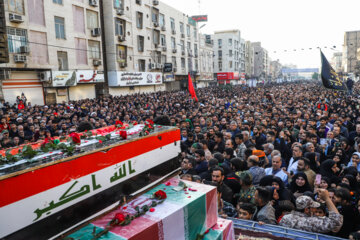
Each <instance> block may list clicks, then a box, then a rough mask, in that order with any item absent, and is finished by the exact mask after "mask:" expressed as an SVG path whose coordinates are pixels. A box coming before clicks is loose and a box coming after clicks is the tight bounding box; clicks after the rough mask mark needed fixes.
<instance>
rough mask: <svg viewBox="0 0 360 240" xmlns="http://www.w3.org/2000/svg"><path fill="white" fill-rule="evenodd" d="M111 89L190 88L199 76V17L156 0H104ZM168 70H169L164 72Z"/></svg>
mask: <svg viewBox="0 0 360 240" xmlns="http://www.w3.org/2000/svg"><path fill="white" fill-rule="evenodd" d="M103 9H104V13H106V14H104V25H105V26H106V27H105V39H106V40H105V44H106V48H107V49H106V60H107V64H108V65H107V66H108V69H107V70H108V79H109V93H110V94H112V95H124V94H129V93H138V92H154V91H161V90H177V89H180V88H186V86H187V78H188V73H189V72H191V73H192V75H193V78H197V77H198V76H199V74H198V69H199V39H198V38H199V35H198V28H197V23H196V22H194V21H193V20H192V19H190V18H189V17H188V16H186V15H185V14H184V13H182V12H180V11H178V10H176V9H174V8H172V7H170V6H168V5H166V4H163V3H162V2H159V1H156V0H142V1H141V0H139V1H132V0H115V1H103ZM163 71H164V75H163V74H162V73H163Z"/></svg>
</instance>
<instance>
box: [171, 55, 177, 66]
mask: <svg viewBox="0 0 360 240" xmlns="http://www.w3.org/2000/svg"><path fill="white" fill-rule="evenodd" d="M171 62H172V65H173V67H174V68H175V67H177V64H176V57H171Z"/></svg>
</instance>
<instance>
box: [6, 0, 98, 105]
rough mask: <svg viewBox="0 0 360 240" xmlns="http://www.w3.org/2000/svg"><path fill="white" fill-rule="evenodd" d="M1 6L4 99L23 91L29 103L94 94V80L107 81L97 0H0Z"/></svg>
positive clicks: (87, 96)
mask: <svg viewBox="0 0 360 240" xmlns="http://www.w3.org/2000/svg"><path fill="white" fill-rule="evenodd" d="M0 6H1V8H2V9H1V12H3V13H4V14H3V15H1V14H0V18H2V21H0V23H2V24H1V25H2V27H3V28H5V26H6V32H5V33H4V35H2V36H0V39H1V40H0V45H2V46H3V47H0V56H6V57H5V58H0V61H1V62H0V72H1V74H0V76H1V78H2V79H1V80H2V88H1V89H2V93H3V96H2V97H3V98H4V99H5V100H6V101H8V102H10V103H14V102H15V99H16V97H17V96H20V95H21V94H22V93H24V94H25V96H26V97H27V99H28V102H31V104H32V105H35V104H41V105H42V104H45V102H46V103H47V104H52V103H56V102H62V101H68V100H78V99H83V98H94V97H95V96H96V88H95V86H96V84H98V83H100V84H101V83H102V82H104V81H105V80H104V74H103V64H102V54H101V46H102V41H101V30H102V29H101V27H100V12H99V6H98V4H97V1H96V0H93V1H64V0H52V1H45V0H7V1H4V0H1V1H0ZM3 23H4V24H3ZM4 45H7V47H4Z"/></svg>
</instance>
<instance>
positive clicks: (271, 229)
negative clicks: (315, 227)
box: [228, 218, 343, 240]
mask: <svg viewBox="0 0 360 240" xmlns="http://www.w3.org/2000/svg"><path fill="white" fill-rule="evenodd" d="M228 219H229V220H232V221H233V224H234V229H244V230H250V231H257V232H263V233H268V234H272V235H274V236H277V237H287V238H291V239H298V240H300V239H308V240H314V239H316V240H341V239H343V238H339V237H334V236H330V235H325V234H319V233H311V232H306V231H301V230H296V229H292V228H286V227H282V226H278V225H270V224H264V225H260V224H259V223H258V222H254V221H249V220H242V219H236V218H228Z"/></svg>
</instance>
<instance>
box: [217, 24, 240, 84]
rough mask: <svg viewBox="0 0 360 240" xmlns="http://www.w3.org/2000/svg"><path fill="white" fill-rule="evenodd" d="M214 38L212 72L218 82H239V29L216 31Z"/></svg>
mask: <svg viewBox="0 0 360 240" xmlns="http://www.w3.org/2000/svg"><path fill="white" fill-rule="evenodd" d="M213 39H214V56H215V57H214V72H215V73H217V80H218V81H219V83H220V84H224V83H225V84H239V83H240V81H239V79H240V77H239V76H240V75H239V73H240V71H241V56H242V55H241V36H240V30H224V31H217V32H215V33H214V35H213Z"/></svg>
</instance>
